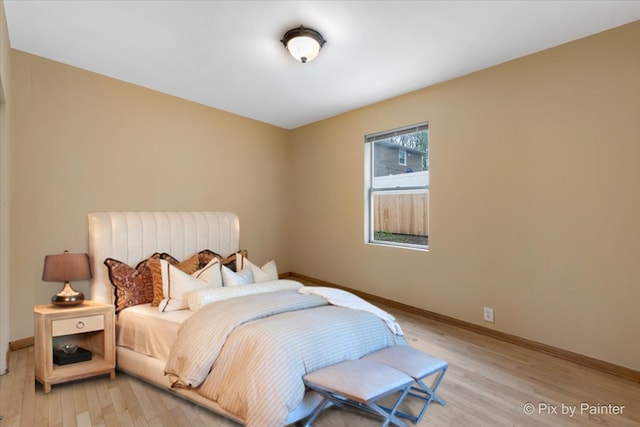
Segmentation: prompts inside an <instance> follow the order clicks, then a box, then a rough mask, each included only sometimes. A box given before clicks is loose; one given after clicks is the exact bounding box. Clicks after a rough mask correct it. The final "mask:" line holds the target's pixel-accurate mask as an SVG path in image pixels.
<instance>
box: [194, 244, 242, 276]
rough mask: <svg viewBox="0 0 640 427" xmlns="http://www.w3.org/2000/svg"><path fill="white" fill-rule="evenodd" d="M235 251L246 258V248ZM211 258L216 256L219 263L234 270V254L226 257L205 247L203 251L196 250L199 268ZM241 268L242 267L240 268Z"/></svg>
mask: <svg viewBox="0 0 640 427" xmlns="http://www.w3.org/2000/svg"><path fill="white" fill-rule="evenodd" d="M237 253H240V254H241V255H242V256H243V257H244V258H247V250H246V249H241V250H239V251H238V252H237ZM213 258H218V259H219V260H220V264H222V265H224V266H225V267H227V268H230V269H231V271H236V270H237V268H236V254H231V255H229V256H228V257H226V258H225V257H223V256H222V255H220V254H217V253H215V252H213V251H210V250H209V249H205V250H203V251H200V252H198V260H199V261H200V268H203V267H204V266H205V265H207V264H209V261H211V260H212V259H213ZM240 270H242V268H240Z"/></svg>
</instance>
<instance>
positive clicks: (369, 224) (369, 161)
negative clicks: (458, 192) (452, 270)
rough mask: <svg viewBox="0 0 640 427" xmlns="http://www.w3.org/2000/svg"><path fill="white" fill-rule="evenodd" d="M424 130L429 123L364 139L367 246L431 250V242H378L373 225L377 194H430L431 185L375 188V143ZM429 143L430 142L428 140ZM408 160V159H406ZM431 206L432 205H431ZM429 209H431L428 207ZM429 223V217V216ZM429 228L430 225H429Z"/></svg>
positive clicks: (388, 131)
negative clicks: (423, 243)
mask: <svg viewBox="0 0 640 427" xmlns="http://www.w3.org/2000/svg"><path fill="white" fill-rule="evenodd" d="M422 130H426V131H428V130H429V122H427V121H424V122H420V123H417V124H414V125H410V126H404V127H400V128H396V129H391V130H387V131H382V132H375V133H371V134H368V135H365V137H364V143H365V144H364V146H365V149H364V153H365V154H364V166H365V167H364V170H365V174H364V175H365V177H364V198H365V202H364V205H365V215H364V217H365V221H364V240H365V244H370V245H376V246H387V247H394V248H404V249H414V250H420V251H428V250H429V246H430V244H429V242H427V244H426V245H419V244H413V243H401V242H390V241H385V240H376V239H375V238H374V237H375V230H374V229H373V224H374V222H375V219H374V212H373V210H374V203H373V200H374V196H375V195H376V194H385V193H405V194H411V193H416V192H423V191H427V192H429V183H427V184H426V185H420V186H405V187H394V188H390V187H388V188H374V186H373V178H374V175H375V174H374V167H375V164H374V163H375V159H374V157H375V155H374V151H375V142H376V141H382V140H384V139H388V138H391V137H394V136H400V135H405V134H409V133H414V132H419V131H422ZM427 141H429V140H427ZM428 152H429V145H427V153H428ZM405 159H406V157H405ZM426 166H427V169H426V170H427V171H428V170H429V169H430V167H429V156H428V154H427V164H426ZM429 206H430V204H429ZM427 209H429V207H427ZM427 221H428V215H427ZM427 226H428V224H427Z"/></svg>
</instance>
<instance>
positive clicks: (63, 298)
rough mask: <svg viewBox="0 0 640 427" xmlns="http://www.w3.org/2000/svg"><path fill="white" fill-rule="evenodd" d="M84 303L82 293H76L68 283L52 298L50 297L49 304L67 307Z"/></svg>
mask: <svg viewBox="0 0 640 427" xmlns="http://www.w3.org/2000/svg"><path fill="white" fill-rule="evenodd" d="M83 302H84V295H83V294H82V292H78V291H76V290H74V289H73V288H72V287H71V284H70V283H69V282H66V283H65V284H64V288H62V290H61V291H60V292H58V293H57V294H55V295H54V296H53V297H51V304H53V305H57V306H60V307H69V306H73V305H79V304H82V303H83Z"/></svg>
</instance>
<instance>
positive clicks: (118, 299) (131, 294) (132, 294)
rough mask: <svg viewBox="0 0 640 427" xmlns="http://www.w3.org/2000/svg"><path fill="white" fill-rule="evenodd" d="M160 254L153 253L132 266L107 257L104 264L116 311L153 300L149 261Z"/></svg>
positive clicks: (158, 257)
mask: <svg viewBox="0 0 640 427" xmlns="http://www.w3.org/2000/svg"><path fill="white" fill-rule="evenodd" d="M160 256H161V254H159V253H154V254H153V255H151V256H150V257H149V258H147V259H145V260H142V261H140V262H139V263H138V265H137V266H136V267H135V268H133V267H131V266H129V265H127V264H125V263H123V262H122V261H118V260H116V259H113V258H107V259H106V260H105V261H104V265H106V266H107V269H108V271H109V280H110V281H111V284H112V285H113V287H114V295H115V307H116V313H118V312H120V311H121V310H124V309H125V308H127V307H131V306H134V305H138V304H146V303H149V302H151V301H153V286H152V280H151V269H150V268H149V263H150V262H151V261H152V260H156V259H160Z"/></svg>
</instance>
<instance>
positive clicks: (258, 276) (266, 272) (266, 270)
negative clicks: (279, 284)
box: [244, 258, 278, 283]
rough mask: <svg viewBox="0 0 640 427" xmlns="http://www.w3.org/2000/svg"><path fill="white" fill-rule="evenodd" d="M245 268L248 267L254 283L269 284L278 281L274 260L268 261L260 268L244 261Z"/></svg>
mask: <svg viewBox="0 0 640 427" xmlns="http://www.w3.org/2000/svg"><path fill="white" fill-rule="evenodd" d="M244 265H245V268H247V267H249V268H250V269H251V272H252V273H253V278H254V280H255V283H262V282H270V281H272V280H278V267H277V266H276V262H275V261H274V260H271V261H269V262H268V263H266V264H265V265H263V266H262V267H258V266H257V265H255V264H254V263H252V262H251V261H249V260H248V259H246V258H245V259H244Z"/></svg>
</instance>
